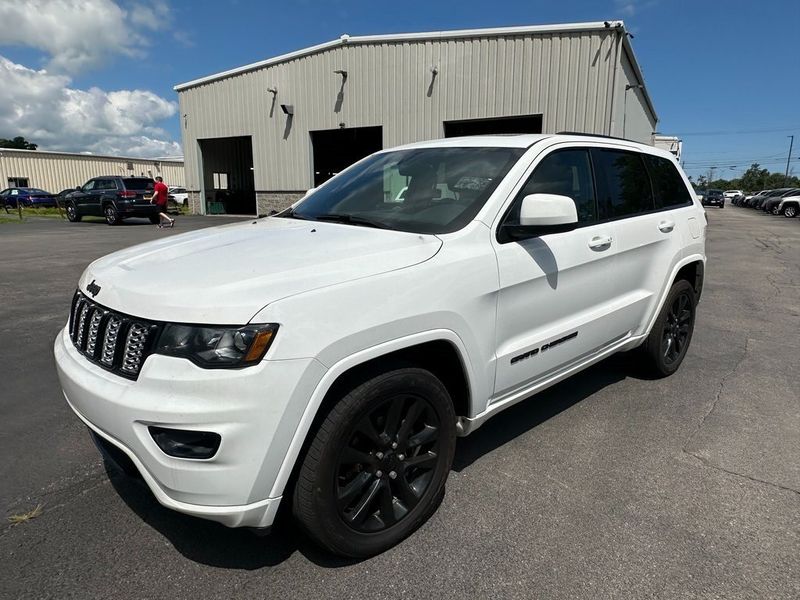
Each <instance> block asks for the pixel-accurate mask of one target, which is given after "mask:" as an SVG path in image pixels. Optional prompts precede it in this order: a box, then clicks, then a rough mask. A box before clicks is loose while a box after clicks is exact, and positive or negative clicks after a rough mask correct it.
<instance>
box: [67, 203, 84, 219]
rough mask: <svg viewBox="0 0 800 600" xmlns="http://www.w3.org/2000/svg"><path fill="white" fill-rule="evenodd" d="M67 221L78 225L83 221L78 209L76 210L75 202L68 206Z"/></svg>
mask: <svg viewBox="0 0 800 600" xmlns="http://www.w3.org/2000/svg"><path fill="white" fill-rule="evenodd" d="M67 219H68V220H69V222H70V223H77V222H78V221H80V220H81V215H79V214H78V209H77V208H75V203H74V202H69V203H68V204H67Z"/></svg>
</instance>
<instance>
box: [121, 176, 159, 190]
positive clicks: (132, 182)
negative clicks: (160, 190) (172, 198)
mask: <svg viewBox="0 0 800 600" xmlns="http://www.w3.org/2000/svg"><path fill="white" fill-rule="evenodd" d="M122 182H123V183H124V184H125V189H126V190H152V189H153V188H154V186H155V182H154V181H153V180H152V179H146V178H143V177H137V178H130V179H123V180H122Z"/></svg>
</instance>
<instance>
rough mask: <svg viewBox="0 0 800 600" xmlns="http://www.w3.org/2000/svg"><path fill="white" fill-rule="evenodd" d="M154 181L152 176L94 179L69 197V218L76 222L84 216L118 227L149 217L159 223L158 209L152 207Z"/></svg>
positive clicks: (111, 176) (76, 189)
mask: <svg viewBox="0 0 800 600" xmlns="http://www.w3.org/2000/svg"><path fill="white" fill-rule="evenodd" d="M154 186H155V182H154V181H153V180H152V179H151V178H149V177H120V176H117V175H110V176H106V177H95V178H94V179H90V180H89V181H87V182H86V183H85V184H84V185H83V186H81V187H79V188H75V191H74V192H72V193H70V194H67V196H66V198H65V206H66V209H67V218H68V219H69V220H70V221H72V222H73V223H76V222H78V221H80V220H81V218H83V217H87V216H96V217H105V219H106V223H108V224H109V225H119V224H120V223H121V222H122V219H125V218H127V217H145V218H149V219H150V222H151V223H158V220H159V217H158V206H156V205H155V204H150V197H151V196H152V195H153V187H154Z"/></svg>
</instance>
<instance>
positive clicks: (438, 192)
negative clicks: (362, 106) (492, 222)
mask: <svg viewBox="0 0 800 600" xmlns="http://www.w3.org/2000/svg"><path fill="white" fill-rule="evenodd" d="M524 152H525V149H524V148H418V149H412V150H398V151H395V152H386V153H381V154H375V155H373V156H370V157H368V158H367V159H365V160H364V161H362V162H361V163H360V164H358V165H356V166H355V167H353V168H351V169H349V170H348V171H346V172H344V173H342V174H341V175H339V176H337V177H335V178H334V179H333V180H331V181H330V182H328V183H326V184H325V185H324V186H323V187H322V188H320V189H318V190H316V191H315V192H313V193H312V194H311V195H310V196H308V198H306V199H305V200H303V201H302V202H301V203H300V204H299V205H298V206H297V207H295V209H294V210H293V211H289V212H286V213H283V214H282V215H281V216H284V217H293V218H299V219H310V220H320V221H338V222H342V223H347V224H350V225H361V226H367V227H370V226H371V227H381V228H386V229H395V230H398V231H413V232H416V233H449V232H452V231H457V230H459V229H461V228H462V227H464V225H466V224H467V223H469V222H470V221H471V220H472V219H473V218H474V217H475V215H476V214H477V213H478V211H479V210H480V208H481V207H482V206H483V204H484V203H485V202H486V200H487V198H489V196H490V195H491V193H492V192H493V191H494V190H495V188H496V187H497V186H498V184H499V183H500V181H501V180H502V179H503V177H505V175H506V173H508V171H509V169H510V168H511V167H512V166H513V164H514V163H515V162H516V161H517V160H518V159H519V158H520V156H522V154H523V153H524Z"/></svg>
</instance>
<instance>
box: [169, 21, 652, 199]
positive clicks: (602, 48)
mask: <svg viewBox="0 0 800 600" xmlns="http://www.w3.org/2000/svg"><path fill="white" fill-rule="evenodd" d="M175 90H176V91H177V92H178V98H179V102H180V114H181V131H182V132H183V144H184V153H185V157H186V184H187V188H188V189H189V192H190V198H191V199H192V205H193V208H194V210H195V212H202V213H206V212H209V213H211V212H238V213H246V214H254V213H256V212H258V213H260V214H265V213H267V212H269V210H271V209H282V208H284V207H285V206H287V205H288V204H289V203H291V202H292V201H293V200H294V199H296V198H298V197H299V196H300V195H302V194H303V193H304V192H305V190H307V189H308V188H311V187H314V186H316V185H319V184H320V183H321V182H323V181H325V180H326V179H327V178H329V177H330V176H331V175H332V174H334V173H337V172H339V171H341V170H342V169H343V168H345V167H346V166H348V165H349V164H352V163H353V162H355V161H356V160H358V159H360V158H362V157H364V156H366V155H368V154H370V153H372V152H374V151H376V150H379V149H381V148H388V147H392V146H396V145H399V144H404V143H408V142H414V141H419V140H426V139H434V138H439V137H449V136H458V135H470V134H478V133H542V132H544V133H551V132H552V133H555V132H558V131H580V132H589V133H598V134H605V135H611V136H618V137H627V138H630V139H633V140H637V141H642V142H647V143H650V142H651V141H652V135H653V132H654V131H655V129H656V123H657V116H656V113H655V110H654V108H653V104H652V102H651V100H650V97H649V95H648V93H647V89H646V87H645V86H644V79H643V77H642V72H641V70H640V68H639V65H638V63H637V61H636V57H635V56H634V53H633V48H632V47H631V44H630V39H629V36H628V35H627V33H626V31H625V27H624V24H623V23H622V22H621V21H604V22H603V21H601V22H597V23H575V24H567V25H544V26H529V27H504V28H494V29H471V30H462V31H440V32H428V33H410V34H393V35H368V36H347V35H343V36H342V37H341V38H339V39H337V40H333V41H330V42H326V43H324V44H319V45H317V46H312V47H310V48H304V49H302V50H298V51H296V52H291V53H289V54H284V55H282V56H277V57H275V58H271V59H267V60H264V61H261V62H257V63H253V64H250V65H245V66H243V67H239V68H236V69H231V70H230V71H225V72H223V73H218V74H215V75H210V76H208V77H203V78H201V79H196V80H194V81H189V82H187V83H183V84H180V85H177V86H175Z"/></svg>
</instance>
